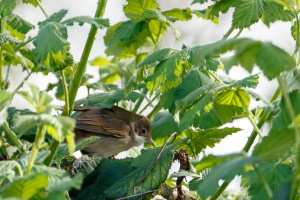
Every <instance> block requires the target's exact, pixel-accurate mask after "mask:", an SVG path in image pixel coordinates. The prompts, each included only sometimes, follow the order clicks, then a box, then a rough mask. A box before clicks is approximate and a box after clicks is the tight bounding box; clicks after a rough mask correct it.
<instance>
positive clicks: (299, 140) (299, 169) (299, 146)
mask: <svg viewBox="0 0 300 200" xmlns="http://www.w3.org/2000/svg"><path fill="white" fill-rule="evenodd" d="M277 81H278V83H279V87H280V90H281V93H282V96H283V98H284V100H285V102H286V108H287V110H288V113H289V116H290V118H291V120H292V125H293V128H294V131H295V137H296V150H297V156H296V162H295V172H294V173H295V174H294V179H293V183H292V190H291V193H290V199H291V200H292V199H296V196H297V194H298V188H299V174H300V166H299V164H300V130H299V128H298V125H297V124H295V122H296V115H295V112H294V109H293V105H292V102H291V99H290V97H289V95H288V93H287V91H286V87H285V85H284V81H283V80H282V78H281V77H280V76H278V77H277Z"/></svg>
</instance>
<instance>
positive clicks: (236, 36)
mask: <svg viewBox="0 0 300 200" xmlns="http://www.w3.org/2000/svg"><path fill="white" fill-rule="evenodd" d="M243 30H244V29H240V30H239V32H238V33H237V34H236V35H235V36H234V37H233V38H238V37H239V36H240V35H241V33H242V32H243Z"/></svg>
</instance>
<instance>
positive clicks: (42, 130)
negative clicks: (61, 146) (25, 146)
mask: <svg viewBox="0 0 300 200" xmlns="http://www.w3.org/2000/svg"><path fill="white" fill-rule="evenodd" d="M45 134H46V129H45V126H43V125H42V126H40V127H39V129H38V132H37V134H36V136H35V140H34V142H33V145H32V151H31V157H30V160H29V163H28V166H27V170H26V175H29V174H30V171H31V169H32V167H33V164H34V160H35V157H36V155H37V153H38V150H39V147H40V145H41V143H42V141H44V137H45Z"/></svg>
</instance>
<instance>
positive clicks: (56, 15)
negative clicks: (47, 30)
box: [38, 9, 68, 27]
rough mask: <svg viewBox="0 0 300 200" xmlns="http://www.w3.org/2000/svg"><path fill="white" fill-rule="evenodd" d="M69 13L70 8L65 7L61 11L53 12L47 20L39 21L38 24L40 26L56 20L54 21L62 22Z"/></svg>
mask: <svg viewBox="0 0 300 200" xmlns="http://www.w3.org/2000/svg"><path fill="white" fill-rule="evenodd" d="M67 13H68V10H65V9H61V10H60V11H58V12H56V13H54V14H52V15H51V16H50V17H48V18H47V19H46V20H44V21H42V22H39V23H38V25H39V26H40V27H43V26H45V25H47V24H48V23H50V22H54V23H60V22H61V20H62V19H63V18H64V17H65V16H66V14H67Z"/></svg>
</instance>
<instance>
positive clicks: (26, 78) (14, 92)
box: [12, 70, 33, 95]
mask: <svg viewBox="0 0 300 200" xmlns="http://www.w3.org/2000/svg"><path fill="white" fill-rule="evenodd" d="M32 72H33V70H32V71H31V72H29V73H28V74H27V76H26V77H25V78H24V80H23V81H22V82H21V83H20V84H19V85H18V86H17V87H16V89H15V90H14V91H13V93H12V94H13V95H15V94H16V93H17V92H18V91H19V89H20V88H21V87H23V85H24V83H25V82H26V81H27V80H28V78H29V77H30V76H31V74H32Z"/></svg>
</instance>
